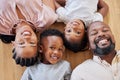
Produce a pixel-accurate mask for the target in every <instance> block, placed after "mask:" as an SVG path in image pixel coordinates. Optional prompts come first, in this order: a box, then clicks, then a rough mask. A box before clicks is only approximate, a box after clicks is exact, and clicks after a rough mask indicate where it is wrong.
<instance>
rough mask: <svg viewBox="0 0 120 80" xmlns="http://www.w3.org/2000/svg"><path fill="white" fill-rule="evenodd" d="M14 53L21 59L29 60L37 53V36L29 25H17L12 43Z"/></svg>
mask: <svg viewBox="0 0 120 80" xmlns="http://www.w3.org/2000/svg"><path fill="white" fill-rule="evenodd" d="M13 44H14V47H15V49H16V53H17V55H18V56H19V57H22V58H31V57H34V56H35V55H36V52H37V36H36V34H35V33H34V31H33V30H32V28H31V27H30V26H29V25H26V24H25V25H22V26H21V25H18V26H17V29H16V38H15V41H14V42H13Z"/></svg>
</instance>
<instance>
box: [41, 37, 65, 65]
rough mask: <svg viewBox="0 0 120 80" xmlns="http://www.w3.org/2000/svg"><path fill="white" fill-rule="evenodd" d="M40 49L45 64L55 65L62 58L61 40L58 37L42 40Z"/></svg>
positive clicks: (62, 47)
mask: <svg viewBox="0 0 120 80" xmlns="http://www.w3.org/2000/svg"><path fill="white" fill-rule="evenodd" d="M40 48H41V49H40V50H41V51H42V55H43V63H45V64H55V63H57V62H58V61H60V60H61V58H62V56H63V52H64V46H63V40H62V39H61V38H60V37H58V36H48V37H45V38H43V39H42V45H41V47H40Z"/></svg>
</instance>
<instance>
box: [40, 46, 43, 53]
mask: <svg viewBox="0 0 120 80" xmlns="http://www.w3.org/2000/svg"><path fill="white" fill-rule="evenodd" d="M39 52H40V53H42V52H43V46H42V45H40V46H39Z"/></svg>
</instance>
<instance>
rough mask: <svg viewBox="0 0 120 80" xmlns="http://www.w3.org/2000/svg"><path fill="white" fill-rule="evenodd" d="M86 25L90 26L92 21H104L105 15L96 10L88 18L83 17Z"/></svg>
mask: <svg viewBox="0 0 120 80" xmlns="http://www.w3.org/2000/svg"><path fill="white" fill-rule="evenodd" d="M83 21H84V22H85V25H86V27H87V26H89V25H90V24H91V23H92V22H95V21H103V16H102V14H100V13H99V12H95V13H94V14H93V15H91V16H89V17H88V18H85V19H84V18H83Z"/></svg>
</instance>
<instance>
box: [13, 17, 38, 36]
mask: <svg viewBox="0 0 120 80" xmlns="http://www.w3.org/2000/svg"><path fill="white" fill-rule="evenodd" d="M19 24H27V25H29V26H30V27H31V28H32V29H33V31H34V32H36V28H35V25H34V24H33V23H32V22H30V21H26V20H23V19H21V20H19V21H18V22H17V23H16V24H14V25H13V28H12V33H13V34H15V33H16V32H15V30H16V27H17V26H18V25H19Z"/></svg>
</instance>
